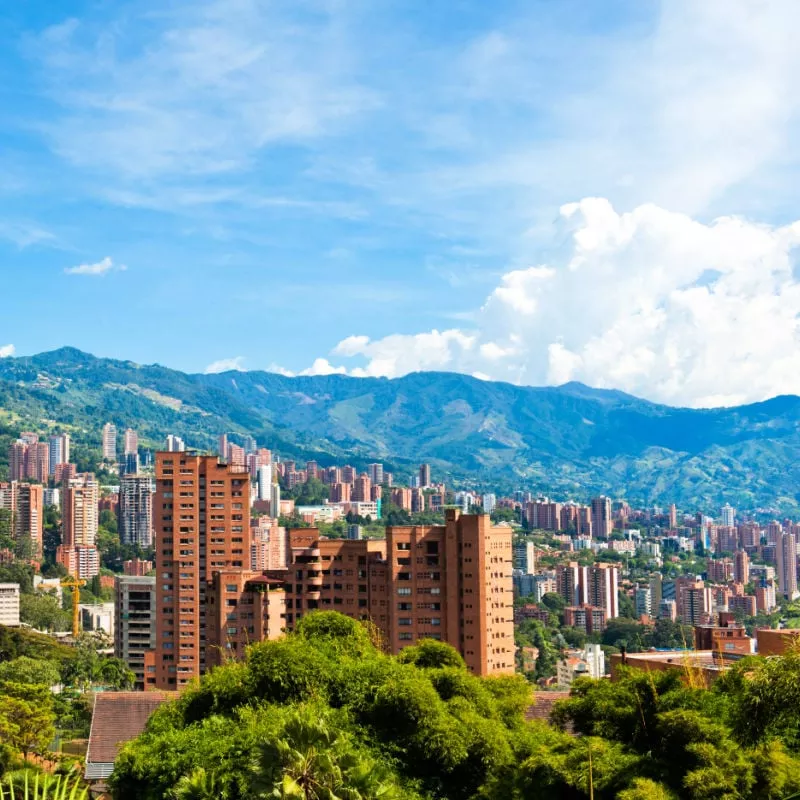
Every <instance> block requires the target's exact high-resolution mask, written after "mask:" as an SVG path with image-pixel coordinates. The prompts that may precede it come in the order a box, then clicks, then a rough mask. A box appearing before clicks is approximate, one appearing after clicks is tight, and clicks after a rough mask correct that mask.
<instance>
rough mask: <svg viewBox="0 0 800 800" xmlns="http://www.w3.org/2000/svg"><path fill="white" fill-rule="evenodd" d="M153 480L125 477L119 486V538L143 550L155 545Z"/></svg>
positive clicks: (144, 477) (131, 476) (146, 477)
mask: <svg viewBox="0 0 800 800" xmlns="http://www.w3.org/2000/svg"><path fill="white" fill-rule="evenodd" d="M154 491H155V487H154V486H153V479H152V478H151V477H150V476H148V475H125V476H123V478H122V480H121V481H120V486H119V538H120V541H121V542H122V543H123V544H128V545H139V547H142V548H148V547H151V546H152V544H153V492H154Z"/></svg>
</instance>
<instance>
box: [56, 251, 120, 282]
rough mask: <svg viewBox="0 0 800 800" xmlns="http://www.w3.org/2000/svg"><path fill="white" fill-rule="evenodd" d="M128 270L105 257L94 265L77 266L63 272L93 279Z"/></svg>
mask: <svg viewBox="0 0 800 800" xmlns="http://www.w3.org/2000/svg"><path fill="white" fill-rule="evenodd" d="M126 269H128V268H127V267H126V266H125V265H124V264H115V263H114V261H113V260H112V259H111V257H110V256H106V257H105V258H104V259H103V260H102V261H98V262H97V263H96V264H78V266H77V267H67V268H66V269H65V270H64V272H66V273H67V275H94V276H95V277H102V276H103V275H106V274H108V273H109V272H112V271H116V272H124V271H125V270H126Z"/></svg>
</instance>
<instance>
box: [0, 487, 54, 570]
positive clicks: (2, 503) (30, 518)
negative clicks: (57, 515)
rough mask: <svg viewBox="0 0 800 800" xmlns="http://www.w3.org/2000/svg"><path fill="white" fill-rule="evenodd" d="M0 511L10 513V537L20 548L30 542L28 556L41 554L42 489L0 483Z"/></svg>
mask: <svg viewBox="0 0 800 800" xmlns="http://www.w3.org/2000/svg"><path fill="white" fill-rule="evenodd" d="M0 509H5V510H6V511H9V512H11V536H12V538H13V539H14V541H15V542H16V543H17V544H18V545H20V546H22V545H23V544H24V542H25V540H30V556H31V557H34V558H35V557H37V556H39V555H41V552H42V537H43V526H44V489H43V488H42V486H40V485H39V484H36V483H21V482H19V481H11V483H0Z"/></svg>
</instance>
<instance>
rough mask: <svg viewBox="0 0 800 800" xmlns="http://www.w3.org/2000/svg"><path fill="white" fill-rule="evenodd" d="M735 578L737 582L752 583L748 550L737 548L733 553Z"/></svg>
mask: <svg viewBox="0 0 800 800" xmlns="http://www.w3.org/2000/svg"><path fill="white" fill-rule="evenodd" d="M733 580H734V581H736V583H741V584H746V583H750V557H749V556H748V555H747V551H746V550H737V551H736V552H735V553H734V554H733Z"/></svg>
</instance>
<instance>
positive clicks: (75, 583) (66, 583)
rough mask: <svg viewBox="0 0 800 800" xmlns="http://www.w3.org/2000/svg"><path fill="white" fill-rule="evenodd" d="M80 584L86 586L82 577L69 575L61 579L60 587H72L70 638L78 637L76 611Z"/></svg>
mask: <svg viewBox="0 0 800 800" xmlns="http://www.w3.org/2000/svg"><path fill="white" fill-rule="evenodd" d="M81 586H86V581H85V580H83V579H82V578H73V577H72V576H71V575H70V576H69V577H68V578H62V579H61V588H62V589H72V638H73V639H77V638H78V632H79V629H80V614H79V613H78V605H79V604H80V602H81Z"/></svg>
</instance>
